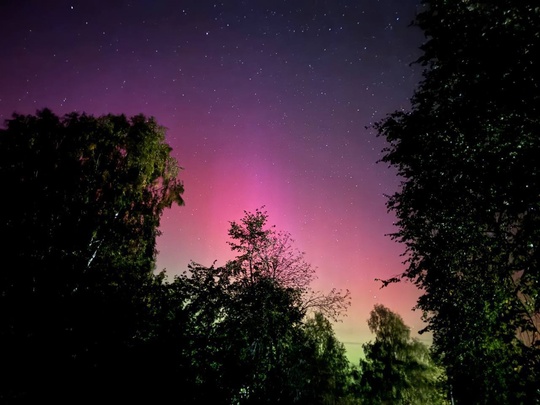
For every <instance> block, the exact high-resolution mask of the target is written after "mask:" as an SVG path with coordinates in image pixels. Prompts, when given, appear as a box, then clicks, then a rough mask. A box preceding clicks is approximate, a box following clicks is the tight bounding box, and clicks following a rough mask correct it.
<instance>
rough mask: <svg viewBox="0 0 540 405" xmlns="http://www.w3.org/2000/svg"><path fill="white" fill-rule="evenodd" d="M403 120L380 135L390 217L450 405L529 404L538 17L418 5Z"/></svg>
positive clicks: (538, 197) (533, 388)
mask: <svg viewBox="0 0 540 405" xmlns="http://www.w3.org/2000/svg"><path fill="white" fill-rule="evenodd" d="M422 4H423V9H422V11H421V12H420V14H419V15H418V16H417V18H416V21H415V25H416V26H418V27H420V28H421V29H422V30H423V31H424V33H425V35H426V42H425V43H424V45H423V46H422V49H423V51H424V54H423V56H422V57H421V58H420V60H419V62H420V63H421V64H422V66H423V67H424V76H423V80H422V82H421V83H420V85H419V87H418V88H417V90H416V91H415V94H414V97H413V98H412V108H411V109H410V111H398V112H395V113H393V114H391V115H390V116H388V117H387V118H386V119H384V120H382V121H381V122H379V123H378V124H377V130H378V132H379V134H380V135H381V136H384V137H385V138H386V139H387V140H388V142H389V147H388V148H387V150H386V151H385V156H384V158H383V161H384V162H387V163H389V164H390V165H392V166H394V167H396V168H397V169H398V172H399V175H400V176H402V178H403V179H404V181H403V183H402V187H401V189H400V190H399V191H398V192H397V193H395V194H394V195H392V196H391V197H390V199H389V202H388V208H389V209H390V210H392V211H393V212H394V213H395V214H396V215H397V218H398V222H397V225H398V227H399V230H398V232H396V233H395V234H394V238H395V239H396V240H398V241H400V242H402V243H404V244H405V245H406V249H407V250H406V257H407V263H408V267H407V269H406V270H405V272H404V273H403V275H402V276H401V277H403V278H407V279H410V280H412V281H413V282H414V283H415V284H416V285H417V286H418V287H419V288H421V289H422V290H423V295H422V296H421V298H420V299H419V301H418V308H420V309H421V310H423V311H424V314H425V319H426V321H427V325H428V326H427V328H426V329H427V330H429V331H431V332H432V333H433V338H434V349H435V352H436V353H437V354H438V356H439V357H440V359H441V361H442V363H443V364H444V366H445V367H446V369H447V372H448V376H449V383H450V384H451V386H452V387H453V392H454V395H455V402H456V403H457V404H465V403H475V404H498V403H500V404H508V403H536V402H538V401H540V384H539V381H540V351H539V344H540V340H539V332H540V331H539V325H540V323H539V321H540V315H539V310H540V296H539V293H540V272H539V263H538V260H539V257H540V250H539V244H540V183H539V181H538V178H539V175H540V168H539V165H538V164H539V160H538V156H540V137H539V136H538V135H539V130H540V73H539V72H540V69H539V63H540V62H539V61H540V7H539V6H538V4H537V3H536V2H533V1H525V0H524V1H492V0H490V1H478V0H459V1H446V0H432V1H429V0H426V1H423V2H422Z"/></svg>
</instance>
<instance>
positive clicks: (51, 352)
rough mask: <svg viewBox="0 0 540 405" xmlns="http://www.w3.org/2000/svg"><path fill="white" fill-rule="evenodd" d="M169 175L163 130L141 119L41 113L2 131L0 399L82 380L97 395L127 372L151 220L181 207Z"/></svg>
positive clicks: (142, 313) (147, 286) (154, 226)
mask: <svg viewBox="0 0 540 405" xmlns="http://www.w3.org/2000/svg"><path fill="white" fill-rule="evenodd" d="M179 169H180V168H179V166H178V164H177V162H176V160H175V159H174V158H173V157H172V156H171V148H170V146H168V145H167V143H166V142H165V130H164V128H163V127H161V126H159V125H158V124H157V123H156V121H155V120H154V119H153V118H147V117H145V116H144V115H137V116H134V117H132V118H130V119H128V118H126V117H125V116H124V115H106V116H102V117H94V116H91V115H87V114H79V113H71V114H68V115H65V116H64V117H58V116H56V115H55V114H54V113H53V112H52V111H50V110H48V109H44V110H41V111H38V112H37V113H36V114H35V115H20V114H14V115H13V117H12V118H11V119H9V120H7V121H6V125H5V128H4V129H2V130H0V181H1V182H2V184H3V187H4V189H5V190H6V195H5V198H4V199H3V209H2V210H1V211H0V230H1V231H2V234H3V235H5V236H6V238H4V242H3V243H2V244H1V245H0V253H1V255H2V257H4V258H5V259H7V258H9V259H10V262H11V263H13V265H12V266H3V267H2V270H1V271H0V313H1V319H2V322H1V325H0V339H1V340H0V343H1V344H0V347H1V349H0V350H1V351H2V353H1V357H2V359H3V360H2V363H3V364H2V366H3V367H5V370H9V373H8V374H9V381H8V382H7V386H9V387H10V388H9V389H10V390H11V393H7V394H6V393H5V392H3V393H1V394H0V395H1V396H3V398H4V399H5V398H9V397H10V396H21V397H23V398H25V397H26V396H29V397H31V396H32V395H33V394H36V395H38V396H39V398H40V400H41V399H43V398H46V397H48V396H47V394H46V393H50V394H51V396H52V398H55V399H56V400H59V397H58V395H60V393H62V392H63V394H62V395H66V396H68V397H69V394H67V392H71V390H73V392H77V387H81V386H82V385H85V384H87V385H89V384H92V383H91V381H93V382H94V383H95V384H96V389H95V392H99V389H98V385H99V384H101V383H99V384H98V380H101V382H104V381H106V380H107V378H106V377H104V375H105V374H106V373H105V371H106V370H109V371H111V372H112V373H114V371H112V370H118V371H119V370H123V371H127V370H128V369H129V366H126V368H122V367H123V366H122V362H123V361H124V360H125V359H126V358H128V357H130V353H131V351H132V349H133V348H135V347H137V346H138V345H139V343H141V342H143V341H144V339H145V336H146V335H147V333H148V330H147V324H148V319H149V318H148V317H149V316H150V313H149V308H148V303H147V300H148V293H149V291H151V290H152V289H154V288H155V283H156V282H157V279H155V278H154V274H153V271H154V263H155V255H156V250H155V244H156V237H157V235H158V234H159V230H158V227H159V222H160V216H161V214H162V212H163V210H164V209H165V208H166V207H170V206H171V204H173V203H177V204H182V197H181V195H182V192H183V185H182V182H181V181H180V180H179V178H178V174H179ZM124 356H126V357H124ZM53 365H55V367H53ZM83 370H84V372H85V373H86V374H82V373H83ZM77 375H78V377H77V378H76V377H75V376H77ZM64 391H65V392H64Z"/></svg>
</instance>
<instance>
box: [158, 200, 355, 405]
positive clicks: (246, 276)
mask: <svg viewBox="0 0 540 405" xmlns="http://www.w3.org/2000/svg"><path fill="white" fill-rule="evenodd" d="M266 221H267V216H266V214H265V213H263V212H261V211H259V210H257V211H256V212H255V213H246V215H245V217H244V218H243V219H242V220H241V222H240V223H237V222H231V228H230V229H229V235H231V236H232V241H230V245H231V249H232V250H233V251H235V252H238V253H239V255H238V256H237V257H236V259H234V260H231V261H228V262H227V263H226V264H225V265H224V266H220V267H216V266H215V263H214V265H212V266H210V267H206V266H202V265H200V264H197V263H191V264H190V265H189V267H188V270H187V271H186V272H185V273H183V274H181V275H179V276H177V277H175V279H174V281H173V282H172V283H171V284H169V285H168V286H165V287H164V288H165V289H166V290H167V291H165V292H164V299H163V300H162V304H160V307H161V308H162V309H158V310H157V314H158V317H160V320H159V321H157V324H158V325H160V326H161V327H164V328H165V329H166V330H167V331H171V332H172V333H170V332H167V331H163V332H160V333H158V335H159V336H165V337H166V341H165V342H162V347H168V349H166V351H167V352H169V353H171V356H172V357H174V358H175V360H174V361H176V362H177V365H178V366H177V367H176V371H175V372H176V373H177V375H178V377H179V381H181V382H179V383H177V384H180V385H181V386H182V393H183V399H185V400H186V401H187V402H190V403H206V402H208V401H211V402H212V403H223V404H230V403H239V404H260V403H270V404H273V403H291V404H293V403H298V404H303V403H310V404H316V403H321V404H322V403H330V402H329V401H330V399H329V398H334V397H335V398H338V397H339V396H340V395H342V394H343V392H344V391H345V387H344V385H345V383H346V376H347V371H348V368H347V366H348V362H347V360H346V357H345V354H344V353H345V351H344V348H343V346H342V345H341V344H340V343H339V342H338V341H337V340H336V339H335V337H334V335H333V331H332V327H331V324H330V322H329V321H328V320H327V319H326V318H324V317H323V315H322V314H318V315H316V317H315V318H313V319H311V318H307V317H306V313H307V310H308V308H307V306H306V303H305V301H304V297H305V294H306V292H308V291H309V282H310V281H311V280H312V279H313V270H312V268H311V266H309V265H308V264H307V263H306V262H305V261H304V260H303V255H302V254H300V253H298V252H297V251H296V250H294V249H292V245H291V242H290V241H291V239H290V237H289V236H288V235H287V234H284V233H278V232H275V231H274V229H273V228H266ZM336 295H337V294H336ZM342 299H344V298H342ZM329 305H334V304H329ZM339 305H343V304H342V303H341V302H340V303H339ZM329 312H330V313H337V312H338V307H337V306H336V308H334V309H330V310H329ZM175 325H176V326H175ZM175 342H176V343H175ZM179 342H182V343H181V344H180V345H178V343H179ZM342 368H343V369H342ZM216 401H217V402H216Z"/></svg>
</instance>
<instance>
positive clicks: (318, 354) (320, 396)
mask: <svg viewBox="0 0 540 405" xmlns="http://www.w3.org/2000/svg"><path fill="white" fill-rule="evenodd" d="M304 334H305V338H304V343H303V345H302V350H301V353H299V355H298V357H297V358H298V359H299V363H300V364H299V366H301V367H304V370H303V372H302V373H301V374H300V375H301V381H299V382H298V383H297V384H298V386H299V387H301V386H304V387H303V390H304V395H303V396H302V400H301V401H300V402H301V403H303V404H313V405H315V404H321V405H323V404H324V405H326V404H349V403H355V401H354V398H353V394H352V393H351V392H350V391H351V385H352V384H353V380H352V375H351V368H350V364H349V361H348V359H347V356H346V351H345V346H344V345H343V343H341V342H340V341H339V340H337V338H336V336H335V333H334V330H333V328H332V324H331V323H330V321H329V320H328V319H326V318H325V317H324V315H323V314H321V313H320V312H316V313H315V314H314V315H313V316H312V317H310V318H309V319H308V320H307V321H306V322H305V324H304Z"/></svg>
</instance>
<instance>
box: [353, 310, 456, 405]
mask: <svg viewBox="0 0 540 405" xmlns="http://www.w3.org/2000/svg"><path fill="white" fill-rule="evenodd" d="M368 326H369V329H370V330H371V332H372V333H374V334H375V341H374V342H370V343H366V344H364V345H363V349H364V356H365V357H364V358H363V359H361V360H360V372H361V374H360V379H359V384H358V385H359V391H360V396H361V398H363V401H362V403H363V404H373V405H375V404H386V403H388V404H396V405H398V404H418V405H421V404H433V405H436V404H446V403H447V401H446V400H445V395H444V390H443V387H444V381H443V378H444V374H443V370H442V368H440V367H438V366H437V365H436V364H435V363H434V362H433V360H432V358H431V354H430V352H429V349H428V347H427V346H426V345H424V344H423V343H422V342H420V341H419V340H417V339H413V338H411V336H410V329H409V327H407V326H406V325H405V323H404V322H403V319H401V317H400V316H399V315H398V314H395V313H394V312H392V311H390V310H389V309H388V308H386V307H384V306H383V305H379V304H378V305H375V308H374V309H373V310H372V311H371V316H370V318H369V320H368Z"/></svg>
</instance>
